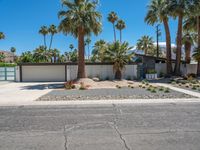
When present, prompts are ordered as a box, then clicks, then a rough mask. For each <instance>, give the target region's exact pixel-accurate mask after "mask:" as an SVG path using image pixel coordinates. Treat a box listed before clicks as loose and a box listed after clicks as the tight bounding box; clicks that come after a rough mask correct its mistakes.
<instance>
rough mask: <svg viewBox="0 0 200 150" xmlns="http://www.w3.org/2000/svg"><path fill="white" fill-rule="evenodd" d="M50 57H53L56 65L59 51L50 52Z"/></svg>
mask: <svg viewBox="0 0 200 150" xmlns="http://www.w3.org/2000/svg"><path fill="white" fill-rule="evenodd" d="M52 56H53V62H54V63H56V62H57V61H58V58H59V56H60V51H59V50H58V49H56V48H55V49H53V50H52Z"/></svg>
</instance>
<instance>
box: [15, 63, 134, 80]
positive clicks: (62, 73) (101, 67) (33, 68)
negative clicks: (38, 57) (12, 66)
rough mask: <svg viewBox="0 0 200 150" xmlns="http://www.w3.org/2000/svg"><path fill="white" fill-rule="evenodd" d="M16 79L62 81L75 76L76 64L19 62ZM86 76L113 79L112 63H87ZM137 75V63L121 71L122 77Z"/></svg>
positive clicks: (130, 77) (132, 77)
mask: <svg viewBox="0 0 200 150" xmlns="http://www.w3.org/2000/svg"><path fill="white" fill-rule="evenodd" d="M18 68H19V72H20V73H19V74H20V75H19V76H20V77H18V79H20V81H22V82H59V81H60V82H64V81H70V80H74V79H76V78H77V70H78V66H77V65H76V64H21V65H20V66H19V67H18ZM86 75H87V77H88V78H94V77H98V78H100V79H101V80H105V79H114V72H113V65H112V64H92V63H91V64H87V65H86ZM136 77H137V65H135V64H130V65H126V66H125V69H124V71H123V78H124V79H127V78H129V79H135V78H136Z"/></svg>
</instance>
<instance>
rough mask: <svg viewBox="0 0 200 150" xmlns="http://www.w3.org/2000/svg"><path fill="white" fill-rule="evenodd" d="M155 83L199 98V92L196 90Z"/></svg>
mask: <svg viewBox="0 0 200 150" xmlns="http://www.w3.org/2000/svg"><path fill="white" fill-rule="evenodd" d="M156 84H157V85H158V86H163V87H166V88H169V89H171V90H174V91H177V92H181V93H185V94H188V95H191V96H195V97H198V98H200V93H197V92H193V91H189V90H185V89H181V88H177V87H174V86H172V85H170V84H165V83H156Z"/></svg>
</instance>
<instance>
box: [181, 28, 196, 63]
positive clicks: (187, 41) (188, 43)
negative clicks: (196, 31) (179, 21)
mask: <svg viewBox="0 0 200 150" xmlns="http://www.w3.org/2000/svg"><path fill="white" fill-rule="evenodd" d="M193 40H194V39H193V35H192V33H190V32H184V35H183V44H184V47H185V61H186V63H187V64H190V62H191V50H192V45H193V44H194V42H193Z"/></svg>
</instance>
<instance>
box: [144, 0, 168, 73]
mask: <svg viewBox="0 0 200 150" xmlns="http://www.w3.org/2000/svg"><path fill="white" fill-rule="evenodd" d="M145 22H147V23H148V24H150V25H155V24H156V23H158V22H161V23H163V25H164V28H165V35H166V37H165V38H166V57H167V63H166V65H167V67H166V68H167V74H168V75H170V74H171V73H172V61H171V55H172V54H171V53H172V52H171V34H170V28H169V9H168V3H167V0H152V1H151V3H150V5H149V6H148V13H147V15H146V17H145Z"/></svg>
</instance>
